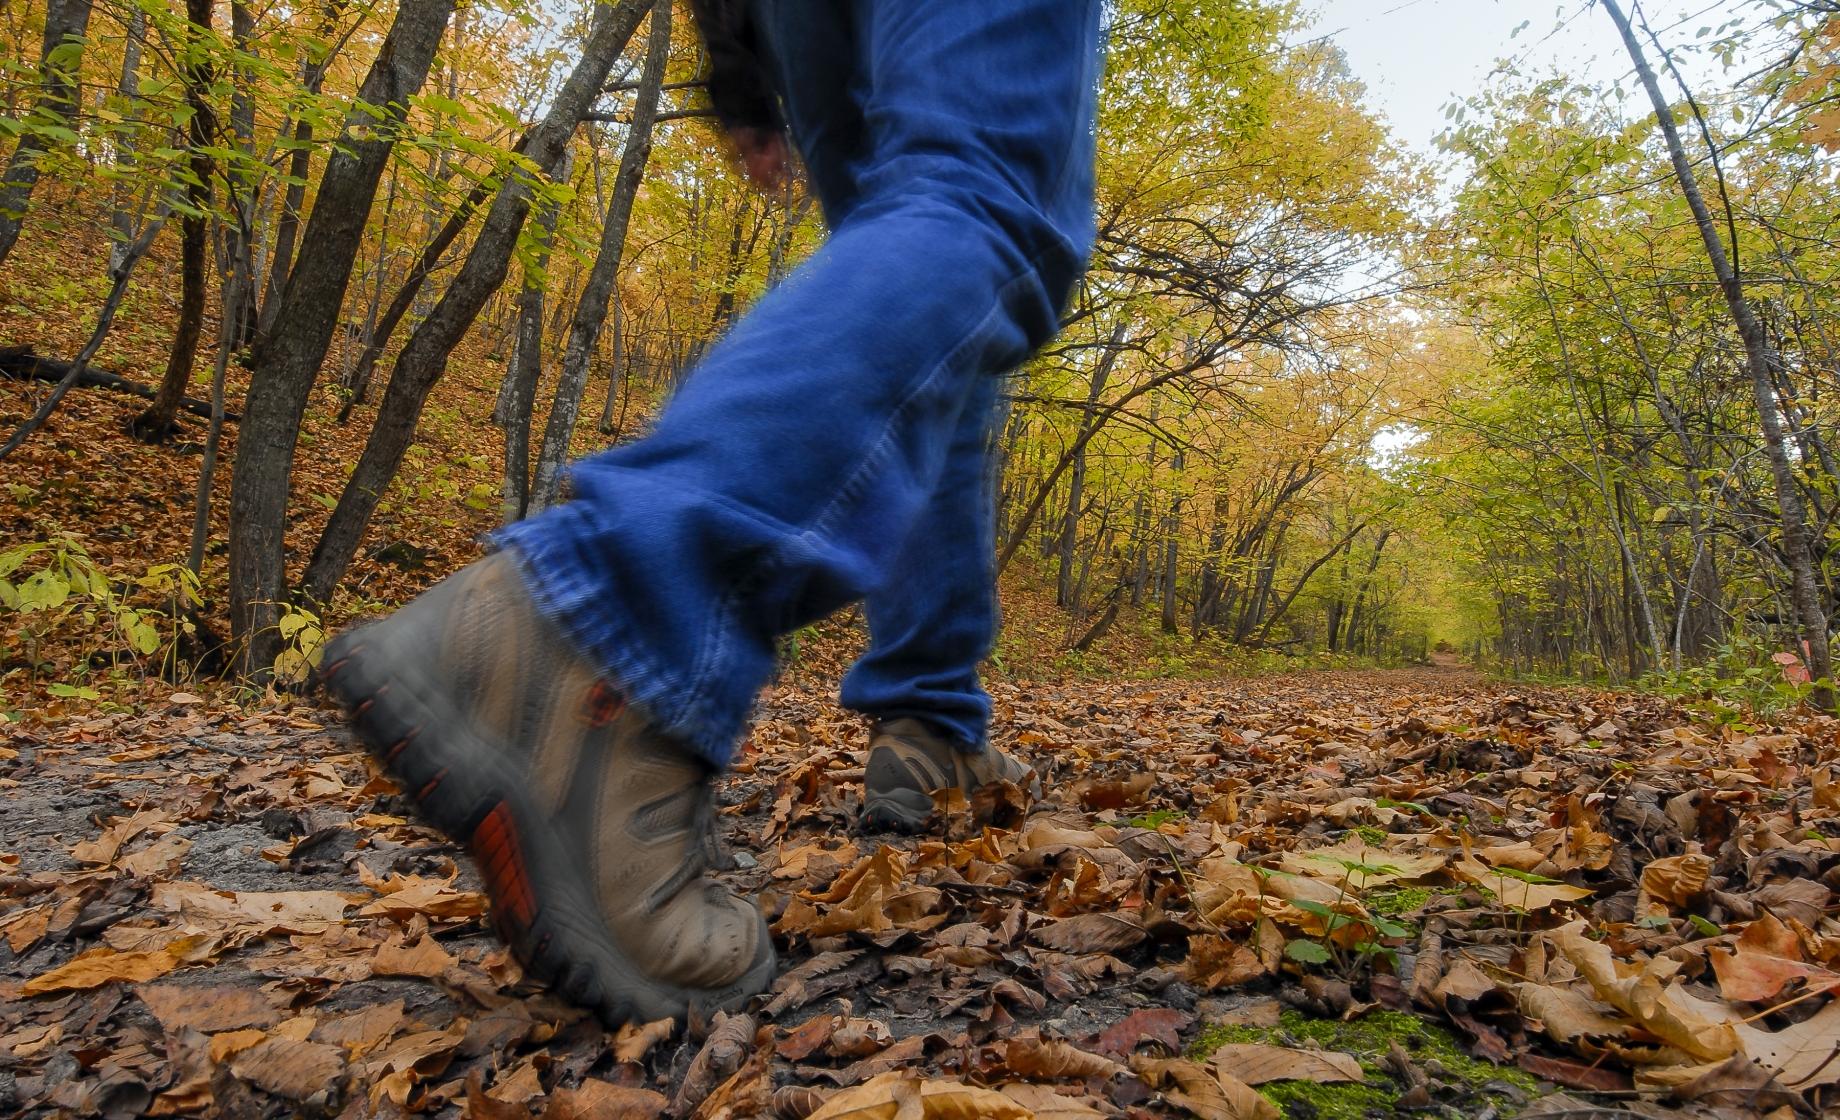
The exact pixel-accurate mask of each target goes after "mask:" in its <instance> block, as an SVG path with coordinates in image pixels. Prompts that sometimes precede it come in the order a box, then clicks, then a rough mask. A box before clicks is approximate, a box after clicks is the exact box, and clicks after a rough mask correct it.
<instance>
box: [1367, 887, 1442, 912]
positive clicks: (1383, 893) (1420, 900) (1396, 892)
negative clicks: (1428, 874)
mask: <svg viewBox="0 0 1840 1120" xmlns="http://www.w3.org/2000/svg"><path fill="white" fill-rule="evenodd" d="M1430 900H1431V891H1430V890H1429V889H1427V888H1425V887H1375V888H1374V889H1373V890H1371V891H1368V892H1367V893H1366V894H1364V895H1362V896H1361V903H1362V905H1364V906H1366V907H1367V908H1368V909H1369V910H1372V911H1373V912H1374V913H1376V914H1384V915H1386V916H1387V917H1389V918H1397V917H1399V916H1400V915H1401V914H1411V913H1415V912H1417V911H1419V910H1422V909H1424V908H1425V903H1427V902H1429V901H1430Z"/></svg>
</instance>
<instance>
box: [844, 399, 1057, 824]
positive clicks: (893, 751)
mask: <svg viewBox="0 0 1840 1120" xmlns="http://www.w3.org/2000/svg"><path fill="white" fill-rule="evenodd" d="M999 384H1000V382H999V379H997V378H995V377H992V378H987V379H985V380H984V381H982V382H980V383H979V384H978V385H977V386H976V387H975V388H974V390H973V393H972V396H971V399H970V400H969V401H968V402H967V403H966V406H965V411H964V414H963V415H962V416H961V417H960V419H959V425H958V431H957V433H956V434H955V435H954V436H953V440H952V447H951V451H950V452H949V455H948V458H947V461H946V469H945V470H944V471H943V472H942V473H941V474H940V477H939V483H938V485H937V486H935V487H934V489H933V493H932V496H931V498H930V499H929V500H928V502H927V504H926V508H925V509H924V510H922V511H921V513H920V516H919V518H918V520H917V521H916V522H915V523H914V527H913V529H912V531H910V532H909V533H908V535H907V540H906V542H905V543H904V545H903V546H902V548H901V551H900V553H899V555H898V556H897V557H896V558H895V561H894V563H893V565H892V566H891V568H890V570H889V575H888V578H887V580H886V581H885V582H884V583H883V584H882V586H880V587H878V588H876V589H875V590H874V591H872V592H870V593H869V595H868V598H867V599H866V600H865V605H866V607H867V612H868V618H869V648H868V649H867V650H866V651H865V652H864V653H863V656H862V657H861V658H860V659H858V660H857V662H856V664H855V665H853V666H852V667H851V668H850V671H849V672H848V673H847V674H846V675H845V676H844V679H843V686H842V690H841V698H842V701H843V704H844V706H845V707H847V708H852V709H855V710H856V711H859V712H862V713H864V714H865V715H867V716H869V717H870V719H871V721H872V722H871V731H870V736H869V756H868V763H867V765H866V767H865V770H864V774H863V804H862V823H863V826H864V827H866V828H870V829H893V830H896V831H902V832H914V831H918V830H919V829H921V828H924V827H925V826H926V825H927V823H928V822H929V821H930V820H931V819H932V817H933V811H934V799H933V795H934V793H936V792H937V791H939V790H943V789H957V790H959V791H960V792H962V793H964V794H966V795H969V794H971V793H972V792H973V791H975V790H976V789H977V788H978V787H979V786H982V785H983V784H985V783H986V782H993V781H1009V782H1014V783H1016V784H1017V785H1019V786H1023V787H1025V788H1027V789H1029V790H1030V791H1031V792H1032V793H1034V794H1035V795H1037V796H1039V795H1040V793H1041V785H1040V782H1039V780H1038V779H1036V778H1035V776H1034V775H1033V774H1032V773H1031V771H1030V770H1029V768H1028V767H1027V766H1025V765H1023V764H1022V763H1021V762H1018V761H1017V760H1016V759H1014V758H1011V757H1010V756H1009V755H1007V754H1005V753H1004V752H1002V751H1000V750H998V749H997V748H996V747H995V746H993V745H991V744H990V743H989V742H988V733H989V725H990V697H989V695H988V694H987V693H985V691H984V689H983V688H982V687H981V686H980V685H979V684H978V664H979V662H981V661H982V660H983V659H984V658H985V657H986V656H988V655H989V653H990V650H991V646H992V643H993V642H994V641H995V639H996V632H997V597H996V570H995V561H996V556H995V553H996V542H995V540H994V539H993V537H994V534H995V527H994V524H993V517H994V514H995V510H994V508H993V502H994V498H995V495H994V493H993V492H992V486H993V484H994V482H995V471H994V470H993V466H994V464H993V462H992V460H991V447H990V436H991V433H990V428H991V423H992V419H993V416H994V415H995V412H996V410H995V408H994V404H995V402H996V398H997V391H998V387H999Z"/></svg>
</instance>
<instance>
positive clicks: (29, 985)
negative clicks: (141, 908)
mask: <svg viewBox="0 0 1840 1120" xmlns="http://www.w3.org/2000/svg"><path fill="white" fill-rule="evenodd" d="M202 940H203V938H199V937H186V938H178V939H175V940H174V941H172V942H171V943H169V944H168V945H167V946H165V947H164V948H160V949H149V950H146V951H142V952H132V953H118V952H116V951H115V950H113V949H110V948H108V947H106V946H102V947H98V948H95V949H91V950H89V951H88V952H86V953H82V954H79V955H78V956H76V957H73V958H71V959H70V960H68V961H66V962H64V963H63V964H61V965H59V966H58V967H56V968H54V969H51V970H49V971H47V972H42V973H40V974H39V975H37V976H34V977H32V978H31V979H30V980H27V981H26V982H25V984H24V985H23V986H21V988H20V989H19V990H20V993H21V994H23V995H28V996H36V995H42V994H44V993H46V992H62V991H70V990H73V989H81V988H99V987H101V986H102V985H104V984H112V983H115V982H116V981H119V980H152V979H153V978H154V977H156V976H164V975H166V974H167V973H168V972H171V971H172V970H173V969H175V968H177V967H179V965H180V963H181V958H182V955H183V953H184V952H185V950H187V949H190V948H192V947H195V946H196V945H198V944H199V943H200V942H201V941H202Z"/></svg>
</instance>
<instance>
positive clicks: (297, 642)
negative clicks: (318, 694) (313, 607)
mask: <svg viewBox="0 0 1840 1120" xmlns="http://www.w3.org/2000/svg"><path fill="white" fill-rule="evenodd" d="M275 628H276V629H277V630H279V631H280V633H281V641H282V643H283V645H282V647H281V652H280V653H277V654H276V655H275V663H274V666H273V668H274V672H275V679H276V680H277V681H280V682H281V683H283V684H301V683H303V682H305V681H306V679H307V674H309V673H311V672H312V671H313V668H314V667H315V666H317V665H318V664H319V658H320V653H321V647H323V646H324V645H325V644H326V631H325V629H324V628H323V627H322V626H321V625H320V621H319V615H317V614H314V613H313V612H312V611H310V610H307V609H306V608H305V607H297V606H294V605H292V604H288V605H285V606H283V607H282V609H281V620H280V621H279V622H277V623H276V624H275Z"/></svg>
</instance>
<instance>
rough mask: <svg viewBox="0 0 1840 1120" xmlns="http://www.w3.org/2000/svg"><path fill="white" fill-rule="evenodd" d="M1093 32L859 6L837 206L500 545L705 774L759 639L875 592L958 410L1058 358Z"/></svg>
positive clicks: (1075, 265) (1088, 106) (1043, 11)
mask: <svg viewBox="0 0 1840 1120" xmlns="http://www.w3.org/2000/svg"><path fill="white" fill-rule="evenodd" d="M780 2H787V3H790V2H791V0H780ZM769 8H770V6H769ZM1097 9H1098V5H1097V2H1096V0H1081V2H1069V0H1028V2H1012V3H1006V4H1003V5H1000V6H990V5H986V4H983V3H981V2H975V0H929V2H926V3H915V2H911V0H900V2H895V0H888V2H884V3H871V4H863V5H857V6H855V7H854V8H853V9H852V10H853V12H854V13H855V15H856V18H857V20H858V24H857V26H856V28H855V44H856V49H857V51H858V52H859V56H858V60H857V67H858V71H859V72H860V73H865V74H867V75H868V81H867V89H866V92H865V96H864V101H863V106H862V108H863V113H862V115H863V120H864V121H865V123H866V129H867V135H868V144H867V145H866V148H867V153H866V155H865V156H864V158H863V161H862V166H861V170H860V173H859V174H858V175H857V176H856V188H857V193H858V199H857V201H856V202H855V204H854V205H853V206H851V207H850V208H849V210H848V211H847V213H846V214H844V215H843V217H842V219H841V220H840V221H839V222H838V223H837V226H836V228H835V229H834V231H833V233H832V236H831V238H830V240H829V242H828V243H827V244H826V245H825V246H824V247H823V248H822V249H820V250H819V251H818V252H817V254H815V255H814V257H813V258H812V259H811V260H810V261H808V262H807V263H806V264H805V265H804V266H803V267H801V268H800V269H798V270H797V271H795V273H794V274H793V275H792V276H791V277H789V278H788V279H787V280H786V281H785V282H784V283H783V284H782V285H781V286H780V287H779V288H777V289H775V290H774V291H773V292H771V293H769V294H768V295H767V296H766V297H765V298H763V299H762V300H761V302H760V303H759V305H757V306H756V307H755V308H754V309H753V311H752V312H750V314H749V315H747V316H746V317H744V318H743V319H742V321H741V322H740V323H738V324H737V325H736V327H735V328H734V330H733V331H732V332H731V333H730V334H729V335H728V336H727V337H725V338H724V339H723V340H721V341H720V342H719V343H717V344H716V345H715V346H714V347H713V348H712V349H711V351H710V353H709V355H708V357H707V358H706V359H705V361H704V362H703V364H702V366H701V367H700V368H699V369H698V370H697V371H696V373H695V374H694V375H693V376H692V377H691V378H690V379H689V381H688V382H687V384H686V385H685V387H684V389H683V390H682V392H681V394H680V395H679V396H678V397H677V398H676V399H675V400H674V401H673V402H672V403H671V404H670V406H669V407H667V408H666V409H665V411H664V414H663V415H662V416H661V417H660V419H659V421H658V425H657V427H656V429H655V430H654V432H653V433H652V435H650V436H649V437H647V438H646V439H644V440H641V441H639V442H637V443H633V444H629V445H626V446H624V447H620V448H616V449H614V450H612V451H609V452H606V453H603V454H601V455H596V456H593V457H590V458H588V459H586V460H583V461H582V462H581V463H579V464H577V466H576V467H575V470H574V472H573V482H574V494H575V498H574V500H572V501H570V502H568V503H566V504H565V505H562V506H559V507H556V508H554V509H551V510H549V511H546V512H545V513H543V514H541V515H539V516H537V517H535V518H532V519H530V520H528V521H525V522H523V523H520V524H518V525H515V526H512V527H511V528H509V529H508V530H506V531H505V533H504V534H503V535H502V540H503V542H504V543H505V544H506V545H507V546H508V548H509V549H510V550H511V551H512V552H514V553H515V554H516V555H517V556H518V557H519V559H520V561H521V563H522V565H523V568H524V571H525V573H526V576H527V581H528V583H529V585H530V587H531V589H532V593H533V594H534V595H535V597H536V599H537V601H538V603H539V605H540V606H541V608H542V609H543V612H544V613H545V614H546V615H547V616H548V617H550V618H552V619H555V620H556V621H557V622H558V623H559V624H560V625H561V626H562V627H563V628H564V630H565V631H567V632H568V633H569V634H570V635H571V636H572V637H573V639H574V640H575V641H576V642H577V643H578V644H579V645H580V646H581V647H583V648H584V649H585V650H587V651H588V652H589V653H590V655H591V656H592V658H593V659H594V660H596V661H597V662H598V663H600V664H601V665H603V666H604V667H605V669H606V670H607V671H608V672H609V673H610V674H611V675H612V676H613V677H614V678H615V679H617V680H619V681H620V682H622V685H623V687H624V688H625V689H626V691H627V692H628V694H629V695H630V696H631V697H632V698H633V699H634V700H635V701H637V702H638V703H640V704H642V705H644V706H645V707H646V708H647V709H648V710H649V711H650V712H651V713H652V714H653V716H654V718H656V719H657V720H658V721H659V723H660V724H661V725H662V726H663V727H664V728H666V729H667V730H669V731H670V732H672V733H673V734H675V735H677V736H679V737H681V738H683V739H685V740H687V741H688V742H689V743H690V744H691V745H692V746H693V747H694V749H696V750H697V751H699V752H700V753H701V754H702V755H703V756H704V757H705V758H706V759H708V760H709V761H710V762H712V763H713V764H715V765H718V766H720V765H724V764H726V762H727V760H728V758H729V755H730V752H731V751H732V749H733V745H734V742H735V740H736V737H737V734H738V731H739V728H740V726H741V724H742V722H743V721H744V719H745V717H746V714H747V711H748V709H749V706H750V705H751V703H752V700H753V697H754V694H755V692H756V691H757V690H758V688H759V686H760V684H761V683H762V682H763V681H764V680H765V678H766V676H767V674H768V672H769V670H770V668H771V664H772V657H773V648H774V646H773V643H774V639H775V638H776V637H777V636H778V635H780V634H782V633H785V632H787V631H788V630H791V629H793V628H796V627H797V626H799V625H802V624H804V623H805V622H808V621H811V620H812V619H815V618H818V617H822V616H823V615H824V614H826V613H828V612H829V611H831V610H833V609H835V608H837V607H839V606H841V605H843V604H846V603H849V602H852V601H854V600H856V599H859V598H862V597H863V596H865V595H867V594H869V593H870V592H872V591H874V590H876V589H877V588H878V587H880V586H882V585H883V583H884V581H885V579H886V575H887V573H888V572H889V571H890V570H891V568H892V567H893V566H894V564H895V562H896V558H897V557H898V556H899V554H900V549H901V547H902V546H903V544H904V543H905V540H906V537H907V534H908V532H909V531H910V530H911V528H912V526H913V524H914V522H915V520H916V518H917V517H919V515H920V513H921V511H922V509H923V508H924V507H925V505H926V503H927V501H928V500H929V499H930V497H931V495H932V494H933V492H934V490H935V489H936V487H937V485H938V481H939V479H940V477H941V475H942V473H943V472H944V470H945V469H946V465H947V463H948V461H949V459H950V448H951V446H952V443H953V439H954V436H955V433H956V432H957V431H958V428H959V423H960V420H961V417H962V415H963V413H964V411H965V408H966V404H967V401H968V399H969V397H970V395H971V394H972V392H973V391H974V390H975V389H977V388H980V387H981V386H983V384H984V383H985V382H987V380H988V379H989V378H991V377H993V376H994V375H995V374H997V373H999V372H1001V371H1002V370H1006V369H1008V368H1010V367H1012V366H1014V365H1016V364H1017V363H1018V362H1020V361H1021V360H1022V359H1023V358H1024V357H1025V356H1026V355H1027V353H1028V352H1029V350H1030V349H1032V348H1033V347H1034V346H1037V345H1039V344H1040V343H1042V342H1043V341H1045V340H1046V339H1047V338H1048V337H1049V336H1050V335H1051V334H1052V333H1053V330H1054V328H1055V325H1056V318H1057V314H1058V311H1059V308H1060V306H1061V305H1062V303H1063V301H1064V299H1065V297H1066V295H1067V293H1068V291H1069V289H1070V288H1071V286H1072V284H1073V282H1074V280H1075V278H1076V277H1077V275H1078V272H1079V269H1080V268H1081V267H1082V265H1083V262H1084V259H1085V253H1086V251H1087V249H1088V247H1089V244H1090V240H1091V231H1092V215H1091V157H1092V152H1091V147H1092V133H1091V121H1092V112H1093V92H1094V89H1093V87H1094V84H1095V82H1096V78H1097V73H1096V70H1097V36H1098V10H1097ZM909 592H910V593H911V594H915V595H930V594H932V593H933V592H932V589H931V588H929V587H925V586H916V587H913V588H911V589H909Z"/></svg>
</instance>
